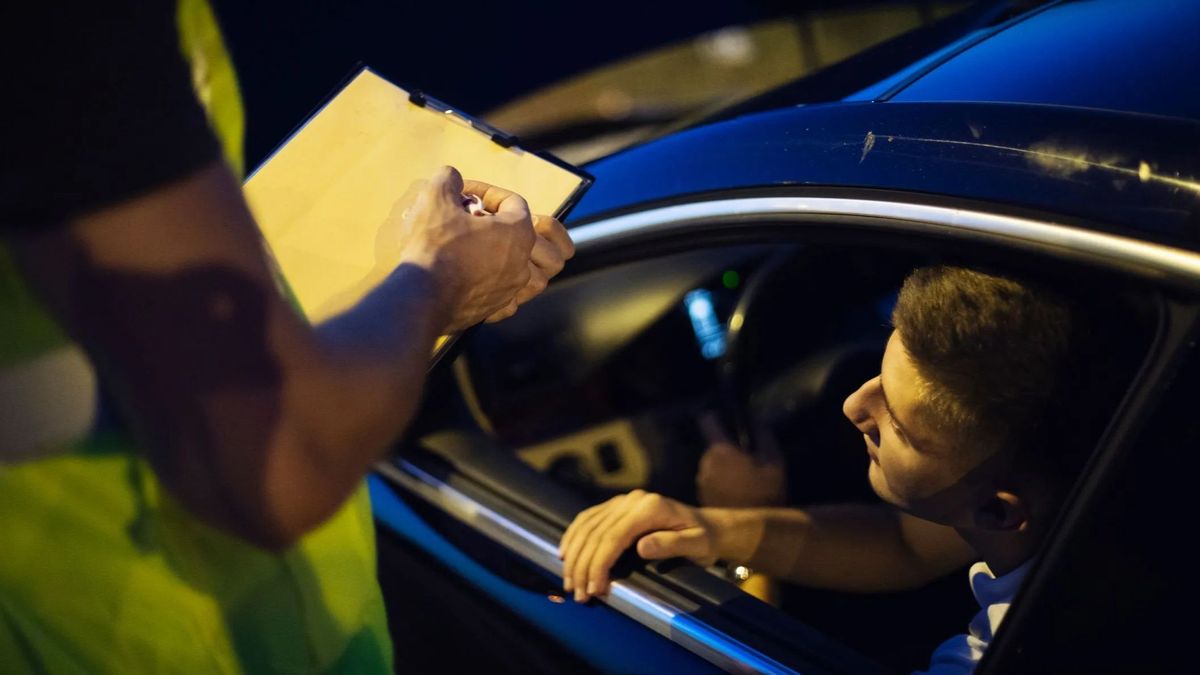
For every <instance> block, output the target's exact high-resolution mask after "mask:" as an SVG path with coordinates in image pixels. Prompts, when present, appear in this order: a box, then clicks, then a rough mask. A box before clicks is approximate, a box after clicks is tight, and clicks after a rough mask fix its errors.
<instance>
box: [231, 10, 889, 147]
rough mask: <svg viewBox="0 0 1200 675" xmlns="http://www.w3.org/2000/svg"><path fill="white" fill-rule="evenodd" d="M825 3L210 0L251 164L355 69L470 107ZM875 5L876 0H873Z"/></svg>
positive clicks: (479, 108) (480, 108)
mask: <svg viewBox="0 0 1200 675" xmlns="http://www.w3.org/2000/svg"><path fill="white" fill-rule="evenodd" d="M854 4H861V3H831V2H828V1H824V2H821V1H817V2H814V1H808V2H805V1H803V0H797V1H796V2H783V1H780V0H758V1H753V2H708V3H705V2H687V1H684V0H656V1H653V2H650V1H647V0H607V1H602V2H591V3H581V2H560V3H534V2H528V1H525V2H521V1H518V2H510V3H497V2H480V1H478V0H460V1H456V2H421V3H413V2H400V1H392V2H387V1H384V0H343V1H341V2H334V1H331V0H323V1H320V2H283V1H281V0H258V1H249V2H240V1H238V0H214V2H213V5H214V8H215V9H216V11H217V14H218V16H219V19H220V21H221V25H222V30H223V31H224V33H225V37H226V41H227V44H228V47H229V50H230V52H231V53H232V56H233V59H234V62H235V66H236V68H237V71H238V76H239V80H240V82H241V87H242V96H243V100H244V102H245V106H246V114H247V137H246V160H247V166H248V167H253V166H255V165H256V164H257V163H259V162H260V161H261V160H262V159H263V158H264V157H265V156H266V155H267V154H268V153H269V152H270V151H271V149H272V148H274V147H275V146H276V145H277V144H278V143H279V142H280V141H282V140H283V139H284V138H285V137H286V136H287V134H288V133H289V132H290V131H291V130H292V129H293V128H294V127H295V126H296V125H297V124H298V123H300V122H301V121H303V119H304V118H305V117H306V116H307V114H308V113H309V112H311V111H312V110H313V109H314V108H315V107H316V106H317V105H318V104H319V103H320V102H321V101H322V100H323V99H324V98H325V97H326V96H327V95H328V94H329V93H330V92H331V91H332V90H333V89H335V88H336V86H337V84H338V83H339V82H341V80H342V79H343V78H344V77H345V76H347V75H348V74H350V72H351V70H352V69H353V68H354V66H355V64H356V63H358V62H362V63H364V64H366V65H370V66H371V67H372V68H374V69H376V70H378V71H379V72H381V73H382V74H384V75H386V76H387V77H388V78H390V79H392V80H393V81H395V82H398V83H401V84H403V85H405V86H407V87H414V88H418V89H423V90H425V91H428V92H429V93H430V94H432V95H434V96H437V97H438V98H440V99H442V100H445V101H446V102H448V103H450V104H452V105H455V106H456V107H458V108H460V109H462V110H464V111H466V112H469V113H472V114H477V115H479V114H483V113H485V112H486V111H487V110H488V109H490V108H492V107H494V106H496V105H498V104H501V103H503V102H505V101H508V100H511V99H513V98H516V97H518V96H521V95H523V94H526V93H529V92H530V91H533V90H535V89H537V88H538V87H540V86H543V85H546V84H549V83H552V82H555V81H558V80H561V79H562V78H565V77H568V76H570V75H572V74H575V73H579V72H581V71H584V70H587V69H590V68H592V67H595V66H597V65H600V64H603V63H607V62H610V61H613V60H615V59H619V58H621V57H624V56H629V55H632V54H636V53H638V52H640V51H643V50H645V49H648V48H650V47H654V46H658V45H662V44H665V43H669V42H672V41H675V40H679V39H683V38H686V37H689V36H694V35H696V34H698V33H702V32H704V31H708V30H713V29H717V28H721V27H723V26H728V25H732V24H738V23H746V22H753V21H758V20H762V19H766V18H771V17H776V16H781V15H786V14H789V13H800V12H804V11H809V10H813V9H819V8H821V7H829V6H832V5H838V6H845V5H854ZM874 4H879V3H874Z"/></svg>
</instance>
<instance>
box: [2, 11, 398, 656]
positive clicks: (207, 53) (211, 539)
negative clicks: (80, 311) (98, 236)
mask: <svg viewBox="0 0 1200 675" xmlns="http://www.w3.org/2000/svg"><path fill="white" fill-rule="evenodd" d="M176 28H177V30H178V37H179V43H180V48H181V49H182V51H183V53H184V54H185V56H186V57H187V60H188V62H189V63H190V65H191V69H192V75H193V86H194V88H195V91H196V94H197V97H198V98H199V100H200V101H201V103H203V105H204V106H205V109H206V111H207V112H208V117H209V122H210V124H211V126H212V127H213V129H214V131H215V132H216V133H217V135H218V137H219V138H220V139H221V144H222V148H223V150H224V154H225V158H226V161H228V163H229V164H230V166H231V167H233V168H234V170H235V171H236V172H238V173H239V174H240V172H241V170H242V156H241V155H242V132H243V115H242V106H241V100H240V97H239V95H238V88H237V80H236V77H235V75H234V70H233V67H232V63H231V61H230V59H229V56H228V54H227V52H226V50H225V47H224V45H223V41H222V38H221V33H220V31H219V29H218V26H217V22H216V20H215V18H214V16H213V13H212V10H211V8H210V7H209V5H208V3H207V0H177V4H176ZM96 385H97V380H96V376H95V374H94V371H93V369H92V367H91V365H90V363H89V362H88V359H87V357H86V356H85V355H84V353H83V352H82V350H80V349H79V347H78V346H76V345H75V344H73V343H72V342H71V340H70V339H68V337H67V336H66V335H65V334H64V333H63V331H62V330H60V329H59V327H58V326H57V325H56V324H55V322H54V321H53V320H52V319H51V318H50V317H49V315H48V314H47V313H46V312H45V311H43V309H42V308H41V307H40V306H39V304H38V303H37V301H36V300H35V299H34V297H33V296H32V295H31V294H30V293H29V292H28V290H27V288H26V287H25V284H24V283H23V282H22V279H21V276H20V274H19V273H18V271H17V269H16V268H15V266H14V265H13V261H12V258H11V256H10V255H9V252H8V251H7V250H6V249H5V248H4V246H3V244H0V401H11V402H12V404H11V405H6V406H4V408H5V409H3V410H0V430H3V431H2V432H0V433H2V434H3V438H0V442H2V443H3V445H0V673H22V672H48V673H74V672H81V673H83V672H86V673H141V672H156V673H166V672H170V673H175V672H178V673H208V672H220V673H233V672H248V673H265V672H346V673H376V672H391V663H392V647H391V641H390V639H389V637H388V634H387V620H386V615H385V613H384V607H383V600H382V597H381V594H380V591H379V587H378V584H377V582H376V577H375V541H374V529H373V523H372V519H371V512H370V502H369V499H368V496H367V492H366V488H365V485H364V487H363V488H361V489H360V490H359V491H358V492H357V493H356V494H355V495H354V496H353V497H352V498H351V499H350V500H349V501H348V502H347V504H346V505H345V506H343V507H342V509H341V510H340V511H339V512H338V513H337V514H336V515H335V516H334V517H332V518H331V519H330V520H329V521H327V522H326V523H325V524H323V525H322V526H321V527H319V528H318V529H316V530H315V531H313V532H311V533H309V534H308V535H306V536H305V537H304V538H303V539H302V540H301V541H300V542H298V543H297V544H296V545H295V546H294V547H292V548H291V549H289V550H288V551H287V552H284V553H271V552H267V551H263V550H261V549H258V548H255V547H254V546H251V545H249V544H247V543H245V542H243V541H241V540H239V539H237V538H235V537H232V536H230V535H228V534H226V533H224V532H221V531H218V530H216V529H214V528H212V527H209V526H207V525H205V524H203V523H201V522H199V521H198V520H196V519H195V518H194V517H192V516H191V515H190V514H189V513H188V512H187V511H186V510H185V509H184V508H183V507H181V506H180V505H179V504H178V503H177V502H175V500H174V499H172V497H171V496H170V495H169V494H167V493H166V491H165V490H164V489H163V487H162V486H161V485H160V484H159V482H158V480H157V479H156V477H155V475H154V472H153V471H152V470H151V469H150V467H149V465H148V464H147V463H146V461H145V460H144V459H143V457H142V456H141V455H140V453H139V452H138V450H137V448H136V446H135V445H134V442H133V440H132V438H131V437H130V436H128V435H127V434H125V433H124V432H123V431H121V430H107V431H101V430H98V429H97V425H96V419H95V418H96V403H97V394H96V389H97V387H96Z"/></svg>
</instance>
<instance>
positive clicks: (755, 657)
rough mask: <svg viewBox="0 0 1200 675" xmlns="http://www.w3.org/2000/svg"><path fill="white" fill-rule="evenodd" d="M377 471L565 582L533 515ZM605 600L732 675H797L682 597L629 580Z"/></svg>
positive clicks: (391, 468)
mask: <svg viewBox="0 0 1200 675" xmlns="http://www.w3.org/2000/svg"><path fill="white" fill-rule="evenodd" d="M375 469H376V471H377V472H378V473H379V474H380V475H382V476H384V477H386V478H388V479H389V480H390V481H391V482H393V483H395V484H398V485H400V486H402V487H403V488H405V489H406V490H408V491H409V492H411V493H412V494H414V495H416V496H418V497H420V498H421V499H424V500H425V501H427V502H429V503H431V504H433V505H434V506H437V507H439V508H440V509H442V510H443V511H445V512H446V513H447V514H449V515H451V516H453V517H455V518H457V519H458V520H460V521H461V522H463V523H465V524H466V525H468V526H469V527H471V528H473V529H474V530H476V531H477V532H479V533H480V534H482V535H484V536H486V537H488V538H490V539H492V540H493V541H495V542H497V543H498V544H500V545H501V546H504V547H505V548H507V549H509V550H510V551H512V552H513V553H515V554H517V555H519V556H521V557H522V558H524V559H525V560H528V561H529V562H531V563H533V564H535V565H537V566H538V567H541V568H542V569H544V570H546V571H548V572H550V573H552V574H554V575H556V576H559V577H561V576H562V561H561V560H559V558H558V543H557V540H556V538H554V537H553V535H551V534H549V533H547V532H539V531H538V529H539V528H537V527H536V526H532V524H531V523H529V522H521V521H529V520H531V519H530V518H529V517H528V516H522V514H520V513H517V512H515V511H514V512H511V513H509V514H504V513H501V512H500V511H499V510H498V508H493V507H490V506H488V505H486V504H483V503H481V502H480V501H479V500H478V499H475V498H474V497H472V496H470V495H467V494H465V493H463V492H462V491H461V490H457V489H455V488H454V487H453V486H452V485H449V484H447V483H446V482H445V481H442V480H440V479H438V478H437V477H435V476H433V475H431V474H429V473H428V472H426V471H423V470H422V469H421V468H420V467H418V466H416V465H415V464H413V463H411V462H409V461H407V460H404V459H393V460H391V461H390V462H385V463H381V464H379V465H377V466H376V467H375ZM599 600H600V601H602V602H604V603H605V604H607V605H608V606H609V607H612V608H613V609H614V610H616V611H618V612H620V613H621V614H624V615H625V616H627V617H629V618H630V619H633V620H634V621H637V622H638V623H640V624H642V625H643V626H646V627H647V628H649V629H650V630H653V631H654V632H656V633H658V634H659V635H662V636H663V637H666V638H668V639H670V640H671V641H673V642H675V643H676V644H678V645H680V646H681V647H684V648H685V649H687V650H689V651H691V652H692V653H694V654H696V655H697V656H700V657H701V658H703V659H705V660H706V661H708V662H709V663H712V664H713V665H715V666H717V667H718V668H721V669H722V670H725V671H726V672H739V673H778V674H780V675H783V674H786V673H795V672H796V671H794V670H792V669H791V668H788V667H787V666H784V665H783V664H781V663H779V662H778V661H775V660H774V659H772V658H770V657H769V656H767V655H765V654H763V653H762V652H759V651H758V650H756V649H754V648H752V647H750V646H749V645H746V644H745V643H743V642H741V641H739V640H736V639H734V638H733V637H731V636H729V635H727V634H725V633H723V632H721V631H719V630H717V629H715V628H713V627H711V626H709V625H708V624H706V623H704V622H703V621H699V620H697V619H696V618H694V617H693V616H691V614H690V612H692V611H694V610H695V609H696V608H697V606H696V605H695V604H694V603H689V602H686V601H683V599H682V598H677V597H670V596H668V595H666V594H654V593H651V592H650V591H647V590H646V589H643V588H638V587H636V586H634V585H633V584H631V583H629V582H628V581H625V580H620V579H618V580H615V581H613V582H612V590H611V591H610V593H609V597H608V598H599Z"/></svg>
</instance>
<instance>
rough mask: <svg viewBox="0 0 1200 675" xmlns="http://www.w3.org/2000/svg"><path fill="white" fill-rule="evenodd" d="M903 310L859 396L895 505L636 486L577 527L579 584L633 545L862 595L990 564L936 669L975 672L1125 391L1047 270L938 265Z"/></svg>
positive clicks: (880, 486) (603, 573)
mask: <svg viewBox="0 0 1200 675" xmlns="http://www.w3.org/2000/svg"><path fill="white" fill-rule="evenodd" d="M892 318H893V324H894V327H895V330H894V331H893V333H892V335H891V337H890V339H889V341H888V344H887V348H886V350H885V352H884V356H883V362H882V364H881V367H880V374H879V375H878V376H877V377H874V378H872V379H871V380H869V381H867V382H865V383H864V384H863V385H862V386H861V387H860V388H859V389H858V391H855V392H854V393H852V394H851V395H850V396H849V397H848V398H847V399H846V401H845V404H844V407H843V410H844V412H845V415H846V417H847V418H848V419H849V420H850V422H851V423H852V424H854V426H855V427H857V428H858V430H859V431H861V432H862V434H863V441H864V444H865V446H866V453H867V455H868V457H869V460H870V463H869V467H868V479H869V481H870V484H871V487H872V488H873V489H874V490H875V492H876V493H877V494H878V495H879V497H880V498H881V499H882V500H883V501H884V502H885V503H884V504H875V505H866V504H859V505H823V506H814V507H811V508H805V509H794V508H754V509H736V508H695V507H691V506H688V505H685V504H682V503H680V502H677V501H674V500H672V499H669V498H666V497H663V496H660V495H656V494H650V493H645V492H642V491H634V492H631V493H629V494H625V495H620V496H617V497H614V498H613V499H611V500H609V501H607V502H605V503H603V504H600V505H598V506H595V507H592V508H590V509H588V510H586V511H584V512H582V513H580V514H579V516H578V517H577V518H576V519H575V521H574V522H573V523H572V524H571V526H570V527H569V528H568V529H567V531H566V533H565V534H564V536H563V539H562V544H561V548H560V552H561V555H562V557H563V561H564V565H563V567H564V571H563V579H564V587H565V589H566V590H567V591H568V592H571V591H573V592H574V594H575V599H576V600H577V601H585V600H587V599H588V598H589V597H591V596H594V595H603V594H605V593H607V591H608V588H609V583H610V579H609V576H608V573H609V570H610V568H611V567H612V565H613V564H614V563H615V562H616V560H617V557H618V556H619V555H620V554H621V553H622V552H623V551H624V550H625V549H626V548H628V547H629V546H631V545H636V550H637V553H638V555H640V556H641V557H643V558H646V559H652V560H657V559H663V558H671V557H680V556H682V557H687V558H689V559H691V560H693V561H694V562H697V563H699V564H702V565H709V564H712V563H713V562H714V561H716V560H718V559H722V560H727V561H730V562H735V563H742V564H746V565H748V566H750V567H752V568H754V569H755V570H756V571H758V572H762V573H764V574H766V575H767V576H769V577H771V578H774V579H779V580H783V581H790V582H793V583H797V584H804V585H809V586H815V587H822V588H828V589H836V590H845V591H860V592H863V591H888V590H900V589H908V588H915V587H919V586H922V585H924V584H926V583H928V582H930V581H932V580H934V579H936V578H938V577H940V576H942V575H944V574H946V573H948V572H950V571H953V570H955V569H958V568H959V567H961V566H963V565H965V564H967V563H968V562H971V561H973V560H981V562H977V563H976V564H975V565H973V566H972V567H971V570H970V581H971V586H972V590H973V591H974V594H975V597H976V599H977V600H978V601H979V602H980V604H981V606H982V611H980V613H979V614H978V615H977V616H976V617H975V619H974V620H973V621H972V622H971V625H970V629H969V634H967V635H960V636H957V637H954V638H951V639H949V640H947V641H946V642H945V643H944V644H942V645H941V646H940V647H938V649H937V651H935V652H934V655H933V659H932V663H931V666H930V672H934V673H959V672H968V671H970V670H971V669H972V668H973V667H974V664H975V663H976V662H977V661H978V660H979V659H980V658H981V656H982V654H983V651H984V649H985V648H986V647H987V644H988V642H989V641H990V640H991V638H992V635H993V634H994V632H995V630H996V628H997V626H998V625H999V623H1000V620H1001V619H1002V618H1003V616H1004V612H1005V610H1006V609H1007V607H1008V605H1009V603H1010V602H1011V601H1012V597H1013V595H1014V594H1015V592H1016V590H1017V588H1018V587H1019V586H1020V583H1021V580H1022V579H1023V577H1024V575H1025V573H1026V572H1027V570H1028V568H1029V563H1030V560H1031V559H1032V558H1033V556H1034V555H1035V553H1036V551H1037V547H1038V544H1039V543H1040V541H1041V540H1042V539H1043V537H1044V535H1045V533H1046V531H1047V529H1048V528H1049V526H1050V525H1051V523H1052V522H1053V520H1054V517H1055V514H1056V512H1057V509H1058V507H1059V505H1060V504H1061V502H1062V499H1063V497H1064V495H1065V492H1066V490H1068V489H1069V488H1070V486H1071V484H1072V481H1073V477H1074V474H1075V472H1077V471H1078V468H1079V467H1080V466H1081V464H1082V461H1083V458H1085V457H1086V456H1087V453H1088V452H1089V451H1090V449H1091V445H1092V443H1093V442H1094V440H1095V437H1096V433H1097V432H1098V430H1097V429H1095V428H1094V425H1092V427H1093V428H1089V424H1090V423H1089V420H1090V419H1091V418H1090V415H1091V414H1092V413H1093V412H1094V411H1095V409H1096V405H1095V404H1096V402H1097V400H1098V398H1097V397H1098V396H1101V395H1103V394H1104V393H1107V392H1108V391H1109V388H1107V387H1104V386H1100V384H1101V383H1100V382H1099V381H1096V382H1093V383H1090V384H1089V383H1086V382H1085V380H1086V379H1087V378H1088V373H1089V372H1091V373H1093V374H1094V373H1097V372H1099V369H1088V368H1086V366H1087V365H1089V360H1090V358H1091V356H1090V355H1091V353H1092V349H1093V348H1092V343H1093V341H1092V337H1091V336H1092V335H1093V332H1092V331H1091V330H1090V327H1089V324H1088V320H1087V314H1086V313H1085V312H1083V311H1082V310H1081V309H1080V308H1079V307H1078V306H1076V305H1075V304H1073V303H1072V302H1070V301H1068V300H1067V299H1065V298H1063V297H1060V296H1058V295H1057V294H1055V293H1052V292H1050V291H1048V290H1046V289H1043V288H1039V287H1036V286H1033V285H1031V284H1027V283H1022V282H1018V281H1015V280H1013V279H1008V278H1004V277H1000V276H994V275H990V274H985V273H982V272H978V271H973V270H968V269H963V268H954V267H934V268H923V269H919V270H916V271H915V272H913V273H912V274H911V275H910V276H909V277H908V278H907V279H906V280H905V282H904V285H903V288H902V289H901V291H900V296H899V299H898V302H897V304H896V308H895V310H894V312H893V317H892ZM1093 379H1097V378H1093ZM1091 385H1095V386H1091ZM1089 391H1090V392H1091V393H1090V395H1086V396H1081V395H1080V392H1089Z"/></svg>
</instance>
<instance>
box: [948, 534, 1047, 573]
mask: <svg viewBox="0 0 1200 675" xmlns="http://www.w3.org/2000/svg"><path fill="white" fill-rule="evenodd" d="M955 529H956V530H957V532H958V534H959V536H961V537H962V538H963V540H964V541H966V542H967V543H968V544H970V545H971V547H972V548H974V549H975V551H976V552H977V553H978V554H979V557H981V558H983V561H984V562H985V563H987V566H988V569H990V570H991V571H992V574H994V575H995V576H998V577H999V576H1004V575H1005V574H1008V573H1009V572H1011V571H1013V570H1015V569H1016V568H1018V567H1020V566H1021V564H1022V563H1024V562H1025V561H1026V560H1029V558H1031V557H1032V556H1033V552H1034V550H1036V548H1037V541H1036V539H1035V538H1034V536H1033V535H1032V533H1031V532H1029V531H1028V530H1018V531H1016V532H1008V531H998V530H982V529H979V528H955Z"/></svg>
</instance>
